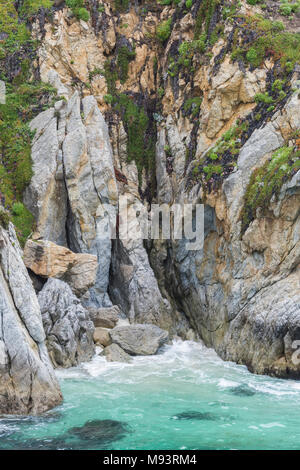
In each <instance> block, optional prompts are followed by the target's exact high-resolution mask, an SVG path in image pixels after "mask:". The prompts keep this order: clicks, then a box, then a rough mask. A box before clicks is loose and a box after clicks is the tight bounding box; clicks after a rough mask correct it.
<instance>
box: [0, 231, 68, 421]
mask: <svg viewBox="0 0 300 470" xmlns="http://www.w3.org/2000/svg"><path fill="white" fill-rule="evenodd" d="M45 339H46V338H45V332H44V329H43V324H42V318H41V311H40V308H39V304H38V300H37V297H36V294H35V292H34V289H33V286H32V283H31V280H30V278H29V276H28V273H27V270H26V268H25V266H24V263H23V261H22V252H21V249H20V246H19V243H18V240H17V237H16V235H15V232H14V229H13V227H12V225H11V224H10V226H9V229H8V230H7V231H6V230H4V229H3V228H1V227H0V414H18V415H25V414H39V413H42V412H44V411H47V410H48V409H50V408H53V407H54V406H56V405H59V404H60V403H61V401H62V396H61V392H60V388H59V384H58V382H57V380H56V378H55V375H54V371H53V368H52V365H51V362H50V359H49V356H48V352H47V348H46V344H45Z"/></svg>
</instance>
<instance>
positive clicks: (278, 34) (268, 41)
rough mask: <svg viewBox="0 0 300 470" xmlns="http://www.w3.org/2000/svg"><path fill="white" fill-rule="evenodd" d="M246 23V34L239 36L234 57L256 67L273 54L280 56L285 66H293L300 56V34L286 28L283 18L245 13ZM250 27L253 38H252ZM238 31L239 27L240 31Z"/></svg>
mask: <svg viewBox="0 0 300 470" xmlns="http://www.w3.org/2000/svg"><path fill="white" fill-rule="evenodd" d="M241 19H243V21H244V23H243V25H242V28H241V33H242V37H241V38H240V40H239V39H238V38H237V37H236V38H235V44H234V47H233V51H232V55H231V57H232V60H236V59H239V60H243V61H244V62H245V63H249V64H251V65H252V66H253V67H259V66H260V65H261V64H262V62H263V61H264V59H266V58H267V57H273V59H274V60H275V61H276V60H280V63H281V65H282V67H286V68H288V69H289V70H292V68H293V66H294V65H295V63H296V62H298V61H299V60H300V34H299V33H290V32H287V31H284V25H283V24H282V23H281V22H279V21H269V20H266V19H264V18H262V17H261V16H258V15H256V16H247V17H241ZM249 31H251V33H252V37H253V39H252V41H249V39H248V35H249ZM237 32H238V31H237Z"/></svg>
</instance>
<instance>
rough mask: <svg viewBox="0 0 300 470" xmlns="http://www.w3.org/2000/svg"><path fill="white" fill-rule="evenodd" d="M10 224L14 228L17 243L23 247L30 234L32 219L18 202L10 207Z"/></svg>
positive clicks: (29, 213)
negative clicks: (11, 223)
mask: <svg viewBox="0 0 300 470" xmlns="http://www.w3.org/2000/svg"><path fill="white" fill-rule="evenodd" d="M12 222H13V224H14V226H15V229H16V233H17V236H18V239H19V242H20V244H21V246H22V247H23V246H24V245H25V243H26V240H27V238H28V237H29V236H30V234H31V233H32V230H33V225H34V217H33V215H32V214H31V212H29V210H28V209H27V208H26V207H25V206H24V205H23V204H22V203H21V202H18V203H15V204H14V205H13V207H12Z"/></svg>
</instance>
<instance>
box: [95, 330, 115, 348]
mask: <svg viewBox="0 0 300 470" xmlns="http://www.w3.org/2000/svg"><path fill="white" fill-rule="evenodd" d="M93 338H94V341H95V343H96V344H97V345H100V346H104V347H106V346H109V345H110V344H111V338H110V336H109V332H108V330H107V329H105V328H100V327H97V328H95V331H94V336H93Z"/></svg>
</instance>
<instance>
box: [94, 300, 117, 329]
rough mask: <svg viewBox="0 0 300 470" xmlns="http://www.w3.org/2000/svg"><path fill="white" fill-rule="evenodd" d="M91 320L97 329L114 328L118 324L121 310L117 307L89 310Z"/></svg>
mask: <svg viewBox="0 0 300 470" xmlns="http://www.w3.org/2000/svg"><path fill="white" fill-rule="evenodd" d="M88 311H89V314H90V318H91V320H92V321H93V323H94V325H95V326H96V327H103V328H114V327H115V326H116V324H117V323H118V319H119V315H120V309H119V307H118V306H117V305H113V306H112V307H106V308H94V307H89V308H88Z"/></svg>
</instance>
